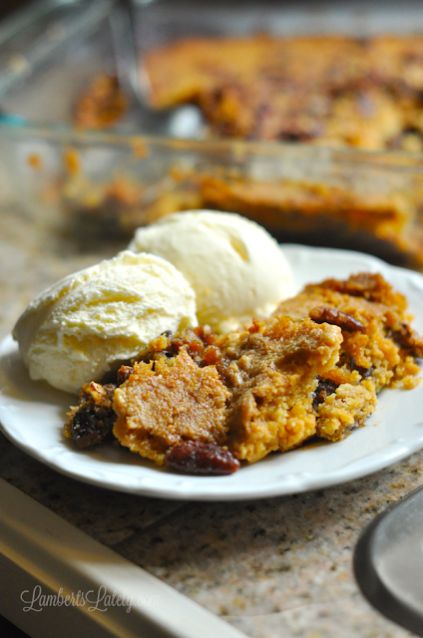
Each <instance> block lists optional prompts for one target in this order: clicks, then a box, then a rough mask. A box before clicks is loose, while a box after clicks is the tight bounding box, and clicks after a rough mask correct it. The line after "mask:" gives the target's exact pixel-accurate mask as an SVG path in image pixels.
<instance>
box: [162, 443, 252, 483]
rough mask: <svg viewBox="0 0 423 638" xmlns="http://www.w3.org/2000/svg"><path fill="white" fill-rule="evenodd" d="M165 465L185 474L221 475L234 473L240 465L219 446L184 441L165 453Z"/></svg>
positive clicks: (228, 452)
mask: <svg viewBox="0 0 423 638" xmlns="http://www.w3.org/2000/svg"><path fill="white" fill-rule="evenodd" d="M166 465H167V466H168V467H170V468H171V469H172V470H176V471H177V472H183V473H185V474H212V475H223V474H232V473H233V472H236V471H237V470H238V469H239V467H240V463H239V461H238V459H236V458H235V457H234V456H233V454H232V453H231V452H230V451H229V450H227V449H225V448H223V447H220V445H216V444H214V443H202V442H200V441H185V442H184V443H180V444H179V445H175V446H173V447H172V448H170V449H169V450H168V451H167V453H166Z"/></svg>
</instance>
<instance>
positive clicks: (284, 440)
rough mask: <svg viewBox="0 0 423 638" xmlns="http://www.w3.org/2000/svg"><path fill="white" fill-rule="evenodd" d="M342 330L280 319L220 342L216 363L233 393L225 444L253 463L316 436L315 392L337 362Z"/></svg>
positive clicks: (266, 322)
mask: <svg viewBox="0 0 423 638" xmlns="http://www.w3.org/2000/svg"><path fill="white" fill-rule="evenodd" d="M341 341H342V336H341V331H340V329H339V328H338V327H336V326H330V325H328V324H325V325H322V326H318V325H317V324H316V323H314V322H313V321H311V320H310V319H307V318H306V319H305V320H303V321H297V320H292V319H291V318H289V317H284V316H279V317H276V318H275V319H274V320H270V321H264V322H261V323H255V324H253V325H252V327H251V328H250V329H249V330H247V331H245V332H239V333H233V334H229V335H228V336H225V337H223V338H221V339H220V340H219V347H220V348H221V350H222V353H223V358H222V361H221V362H220V363H218V364H217V368H218V370H219V373H220V375H221V376H222V378H223V379H224V380H225V383H226V385H227V386H228V387H229V388H230V390H231V400H230V403H229V411H228V446H229V449H230V450H232V452H233V453H234V454H235V456H236V457H237V458H239V459H242V460H245V461H248V462H250V463H254V462H255V461H258V460H260V459H261V458H263V457H264V456H267V455H268V454H269V453H270V452H274V451H276V450H279V451H281V452H284V451H286V450H289V449H292V448H294V447H298V446H299V445H301V444H303V443H304V442H305V441H307V439H309V438H310V437H312V436H313V435H315V434H316V414H315V411H314V408H313V398H314V395H313V393H314V391H315V390H316V388H317V385H318V380H319V378H320V377H321V375H324V374H325V373H326V372H327V371H329V370H330V369H331V368H333V366H335V365H336V362H337V360H338V358H339V352H340V345H341Z"/></svg>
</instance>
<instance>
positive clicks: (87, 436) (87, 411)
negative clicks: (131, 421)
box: [71, 405, 116, 449]
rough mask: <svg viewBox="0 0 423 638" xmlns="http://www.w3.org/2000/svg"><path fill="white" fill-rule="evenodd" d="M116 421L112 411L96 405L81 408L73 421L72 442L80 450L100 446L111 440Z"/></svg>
mask: <svg viewBox="0 0 423 638" xmlns="http://www.w3.org/2000/svg"><path fill="white" fill-rule="evenodd" d="M115 419H116V415H115V413H114V412H113V410H112V409H108V408H102V407H99V406H95V405H92V406H84V407H81V408H80V409H79V410H78V411H77V412H76V413H75V415H74V417H73V419H72V423H71V438H72V441H73V442H74V443H75V445H76V447H78V448H79V449H85V448H90V447H94V446H95V445H99V444H100V443H102V442H103V441H105V440H106V439H108V438H110V436H111V434H112V428H113V424H114V421H115Z"/></svg>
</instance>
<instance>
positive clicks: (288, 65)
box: [145, 35, 423, 151]
mask: <svg viewBox="0 0 423 638" xmlns="http://www.w3.org/2000/svg"><path fill="white" fill-rule="evenodd" d="M145 67H146V70H147V73H148V74H149V78H150V83H151V101H152V103H153V104H154V105H155V106H156V107H159V108H162V107H169V106H174V105H177V104H181V103H187V102H191V103H195V104H197V105H198V106H199V107H200V109H201V111H202V113H203V114H204V116H205V119H206V121H207V122H208V123H209V124H210V127H211V129H212V131H214V132H215V133H218V134H220V135H226V136H228V135H229V136H233V137H240V138H244V139H267V140H284V141H288V142H314V143H316V142H317V143H324V144H333V145H347V146H355V147H359V148H367V149H384V148H402V149H405V150H410V151H419V150H421V148H422V140H423V136H422V133H423V128H422V117H421V114H422V89H423V71H422V69H423V38H422V36H419V35H416V36H410V35H406V36H377V37H373V38H352V37H344V36H297V37H289V38H283V37H271V36H266V35H252V36H246V37H239V38H236V37H233V38H230V37H226V38H225V37H221V38H217V37H215V38H185V39H182V40H179V41H177V42H174V43H170V44H169V45H167V46H163V47H160V48H157V49H154V50H152V51H150V53H149V54H147V56H146V59H145Z"/></svg>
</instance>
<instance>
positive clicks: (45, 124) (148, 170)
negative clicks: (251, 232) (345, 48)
mask: <svg viewBox="0 0 423 638" xmlns="http://www.w3.org/2000/svg"><path fill="white" fill-rule="evenodd" d="M118 4H119V3H116V2H113V1H112V0H102V1H101V2H97V1H96V0H94V1H92V2H86V1H84V0H68V1H63V0H62V1H53V0H49V1H48V2H45V3H42V4H38V3H37V5H36V7H38V8H37V9H36V11H35V9H34V8H33V9H31V11H32V14H31V13H30V12H29V13H27V14H25V15H23V16H22V15H21V16H20V17H19V19H16V20H14V21H12V22H11V23H9V24H8V25H7V28H4V29H3V30H1V29H0V61H1V62H2V71H1V73H0V108H1V109H2V112H3V117H2V118H1V122H2V123H1V124H0V179H1V182H2V200H3V202H4V201H6V200H7V199H8V201H9V202H11V203H12V204H14V205H17V206H18V207H19V208H21V209H22V210H25V213H26V219H27V220H28V223H30V222H31V220H36V219H37V220H38V219H41V218H42V219H45V220H48V223H49V224H50V226H51V228H52V229H55V230H57V231H58V232H60V233H63V231H65V232H66V235H67V237H68V238H69V237H71V238H72V241H74V242H75V243H79V244H81V243H82V244H83V243H87V242H88V243H92V242H93V241H110V240H117V241H118V242H120V243H121V244H122V245H124V243H125V242H126V241H127V238H128V237H129V236H130V235H131V233H132V232H133V230H134V228H136V227H137V226H138V225H140V224H144V223H149V222H150V221H153V220H154V219H157V218H158V217H160V216H162V215H165V214H168V213H169V212H172V211H173V210H184V209H187V208H220V209H223V210H231V211H234V212H239V213H241V214H244V215H247V216H249V217H250V218H253V219H256V220H257V221H258V222H260V223H262V224H264V225H266V226H267V227H268V228H269V229H270V230H271V231H272V232H273V233H274V234H275V235H276V236H278V237H279V238H280V239H282V240H284V241H300V242H307V243H315V244H316V243H317V244H322V245H335V246H340V247H341V246H342V247H350V248H355V249H360V250H367V251H370V252H374V253H376V254H378V255H381V256H382V257H384V258H386V259H389V260H391V261H394V262H396V263H401V264H406V265H410V266H412V267H417V268H420V267H421V266H422V263H423V254H422V253H423V249H422V247H423V240H422V238H421V235H422V230H421V228H422V226H421V215H422V210H423V205H422V202H423V185H422V180H423V161H422V159H421V156H420V155H416V154H411V153H403V152H401V153H400V152H371V153H370V152H364V151H356V150H352V149H348V148H346V149H329V148H323V147H317V146H310V145H306V144H286V143H260V142H242V141H239V140H217V139H216V140H213V139H211V138H210V137H208V136H206V135H205V134H204V127H203V126H202V124H201V121H199V120H198V118H196V117H195V115H193V113H192V110H191V111H190V110H189V109H188V111H187V110H186V107H181V108H180V109H179V108H178V109H175V110H174V111H173V112H172V114H171V117H169V118H167V119H166V122H167V124H169V126H168V128H166V127H165V128H164V129H163V127H161V129H160V130H161V132H162V134H161V135H160V136H152V135H145V134H144V133H145V131H144V130H143V120H142V117H140V115H139V111H138V110H137V109H136V108H134V104H132V106H130V108H129V109H128V111H127V113H126V115H125V117H123V118H122V120H121V121H119V122H118V124H117V125H115V126H114V127H113V128H112V129H111V130H109V131H108V132H99V131H92V130H86V131H82V130H78V129H76V128H75V126H74V125H73V123H72V109H73V106H74V103H75V100H76V99H77V97H78V95H79V94H80V92H81V91H82V90H83V88H84V86H85V85H86V84H87V82H89V81H90V80H91V78H92V77H93V76H95V75H96V74H99V73H107V74H118V75H119V68H118V67H119V65H120V66H122V61H125V59H126V56H130V51H129V49H128V48H125V42H124V41H125V38H122V34H124V33H125V29H127V24H128V23H127V22H125V19H123V18H122V15H123V14H122V13H121V11H120V10H119V6H117V5H118ZM193 6H194V5H193V3H192V2H186V1H185V2H177V3H174V2H168V1H166V0H156V1H154V0H153V1H152V2H148V3H147V2H135V3H133V4H132V10H133V11H134V25H135V33H136V39H137V43H138V48H139V51H140V54H141V67H142V55H143V52H145V51H146V50H148V49H149V47H152V46H156V45H157V44H160V43H163V42H167V41H169V38H170V39H171V38H174V37H183V36H184V35H186V34H192V33H194V32H195V33H197V31H196V30H197V29H199V31H198V32H199V33H204V32H206V33H209V34H210V33H211V34H215V33H217V32H227V31H219V29H226V30H227V29H231V31H232V30H233V29H236V32H237V33H241V32H243V33H245V32H248V31H249V30H251V29H252V28H253V27H254V29H257V28H258V26H260V28H262V29H270V28H272V31H274V30H275V29H276V30H277V32H284V29H286V30H289V31H290V32H293V31H295V30H297V31H302V32H309V31H313V32H315V31H316V29H317V30H322V29H323V27H324V26H325V27H326V30H328V31H331V32H333V31H334V30H342V29H345V28H346V26H348V30H352V31H353V32H356V31H357V29H358V28H360V32H361V33H364V32H366V29H367V32H368V33H371V32H373V30H374V28H375V25H376V26H377V25H379V26H380V24H381V23H380V22H377V21H376V18H375V16H379V17H378V19H379V18H380V19H382V17H383V19H384V22H383V24H384V25H388V24H390V25H391V27H392V29H393V28H394V27H395V30H397V31H398V30H399V31H404V30H406V24H405V23H406V22H407V24H408V27H410V22H411V23H412V24H413V26H414V25H415V24H416V22H415V20H416V15H417V14H418V15H420V12H419V6H418V5H413V6H415V13H414V14H411V13H410V14H406V12H404V11H399V9H394V10H393V12H391V13H390V12H389V11H386V10H385V11H384V12H383V11H381V9H380V7H379V9H377V6H376V5H373V4H372V7H367V5H364V4H363V3H358V4H357V3H355V4H354V5H353V6H352V7H351V8H346V7H345V5H343V6H342V7H340V6H339V7H338V8H336V6H335V4H334V3H329V4H328V5H320V4H319V5H316V6H315V5H314V4H313V6H315V9H314V10H313V12H312V13H309V14H308V15H309V24H308V27H307V26H306V24H305V22H304V17H303V9H304V7H303V4H301V6H300V5H297V4H296V5H295V7H293V6H290V5H287V6H286V8H285V10H284V11H285V12H284V14H283V15H284V18H283V20H281V19H279V20H277V15H279V14H278V11H279V9H280V5H276V4H274V3H271V2H268V3H265V4H264V5H260V8H257V7H256V6H255V5H254V4H253V3H243V4H238V3H233V2H227V3H222V2H218V3H216V4H214V5H213V7H212V8H211V7H210V6H205V7H201V10H200V9H198V8H197V9H198V10H197V11H193ZM384 6H385V9H386V4H385V5H384ZM410 6H411V5H410ZM322 7H323V8H322ZM366 7H367V8H366ZM176 8H177V10H176ZM37 12H38V13H37ZM416 12H417V13H416ZM404 15H406V19H405V18H404ZM413 15H414V20H413ZM354 16H355V17H354ZM372 16H373V17H372ZM392 16H393V17H392ZM258 20H259V21H258ZM295 25H297V26H296V28H294V27H295ZM342 25H343V26H342ZM365 25H367V26H365ZM47 27H48V28H47ZM384 28H388V26H386V27H384ZM145 99H146V100H147V99H148V96H147V95H146V96H145ZM194 129H195V130H194ZM187 134H189V135H191V136H192V137H197V138H198V139H180V138H181V137H182V138H183V137H185V136H186V135H187Z"/></svg>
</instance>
